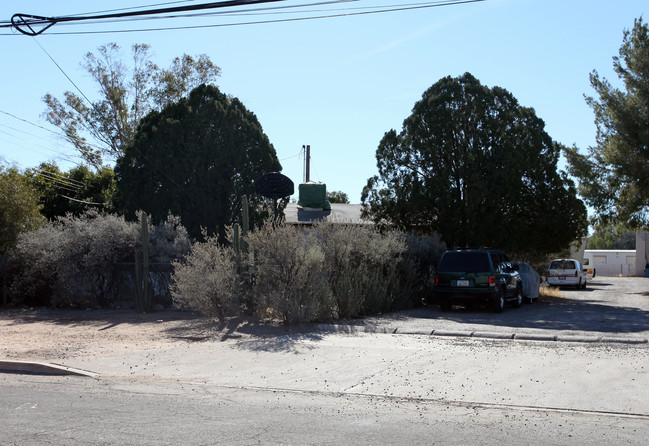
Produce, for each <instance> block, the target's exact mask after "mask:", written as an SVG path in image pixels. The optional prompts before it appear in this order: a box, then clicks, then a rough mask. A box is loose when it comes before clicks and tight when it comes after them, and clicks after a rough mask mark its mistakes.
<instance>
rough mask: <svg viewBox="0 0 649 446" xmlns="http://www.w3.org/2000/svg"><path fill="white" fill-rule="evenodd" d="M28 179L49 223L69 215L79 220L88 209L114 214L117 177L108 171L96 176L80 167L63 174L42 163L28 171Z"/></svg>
mask: <svg viewBox="0 0 649 446" xmlns="http://www.w3.org/2000/svg"><path fill="white" fill-rule="evenodd" d="M25 175H26V176H27V178H28V179H29V180H30V182H31V184H32V185H33V186H34V188H35V189H36V190H37V191H38V194H39V201H40V203H41V205H42V209H41V213H42V214H43V215H44V216H45V217H46V218H47V219H48V220H53V219H54V218H56V217H62V216H64V215H66V214H67V213H72V214H73V215H75V216H79V215H81V214H83V213H84V212H86V211H87V210H89V209H96V210H99V211H102V212H106V213H112V212H114V210H115V208H114V204H113V195H114V194H115V188H116V184H115V174H114V172H113V170H112V169H111V168H109V167H101V168H99V169H98V170H97V171H96V172H93V171H92V170H91V169H90V168H89V167H88V166H84V165H81V166H77V167H74V168H72V169H70V171H68V172H61V170H60V169H59V167H58V166H57V165H56V164H54V163H51V162H50V163H41V164H40V165H39V166H38V167H36V168H33V169H27V171H26V172H25Z"/></svg>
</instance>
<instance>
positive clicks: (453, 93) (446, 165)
mask: <svg viewBox="0 0 649 446" xmlns="http://www.w3.org/2000/svg"><path fill="white" fill-rule="evenodd" d="M544 126H545V124H544V123H543V121H542V120H541V119H540V118H538V117H537V116H536V114H535V112H534V110H533V109H531V108H526V107H522V106H520V105H519V104H518V101H517V100H516V99H515V98H514V96H513V95H512V94H511V93H509V92H508V91H507V90H505V89H503V88H500V87H494V88H488V87H486V86H484V85H482V84H481V83H480V82H479V81H478V80H477V79H476V78H475V77H473V76H472V75H471V74H469V73H466V74H464V75H463V76H460V77H458V78H452V77H450V76H449V77H445V78H443V79H441V80H440V81H438V82H437V83H435V84H434V85H433V86H432V87H430V88H429V89H428V90H427V91H426V92H425V93H424V94H423V96H422V99H421V100H420V101H418V102H417V103H416V104H415V106H414V108H413V110H412V114H411V115H410V116H409V117H408V118H407V119H406V120H405V121H404V123H403V129H402V131H401V133H399V134H397V132H396V131H395V130H390V131H389V132H387V133H386V134H385V135H384V137H383V138H382V140H381V142H380V144H379V147H378V149H377V151H376V159H377V166H378V171H379V174H378V175H377V176H374V177H373V178H370V179H369V180H368V182H367V186H366V187H365V188H364V190H363V194H362V198H361V199H362V201H363V204H364V205H365V206H364V213H365V215H367V216H369V217H371V218H372V219H373V220H374V221H375V222H376V223H378V224H385V225H394V226H397V227H399V228H401V229H405V230H415V231H419V232H423V233H433V232H436V233H438V234H439V235H440V237H441V238H442V239H443V240H444V241H445V242H446V243H447V245H449V246H454V247H464V246H491V247H498V248H501V249H506V250H508V251H509V252H516V253H529V254H534V255H539V254H544V253H550V252H555V251H559V250H560V249H562V248H564V247H566V246H568V245H569V244H570V242H572V241H574V240H576V239H578V238H579V237H581V236H583V235H585V233H586V229H587V221H586V208H585V206H584V204H583V203H582V201H581V200H579V199H578V198H577V197H576V189H575V186H574V184H573V183H572V182H571V181H570V180H569V178H568V177H567V175H566V174H565V173H564V172H560V171H558V170H557V161H558V159H559V155H560V153H561V146H560V145H559V144H557V143H556V142H554V141H552V139H551V138H550V136H549V135H548V134H547V133H546V132H545V130H544Z"/></svg>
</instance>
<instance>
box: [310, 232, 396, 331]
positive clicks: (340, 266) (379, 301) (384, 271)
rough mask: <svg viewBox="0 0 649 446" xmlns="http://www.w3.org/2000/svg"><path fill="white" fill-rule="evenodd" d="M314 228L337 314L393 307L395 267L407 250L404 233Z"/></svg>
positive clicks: (363, 313)
mask: <svg viewBox="0 0 649 446" xmlns="http://www.w3.org/2000/svg"><path fill="white" fill-rule="evenodd" d="M313 230H314V233H315V235H316V237H317V239H318V240H319V241H320V243H321V244H322V246H323V250H324V253H325V259H326V272H327V278H328V283H329V287H330V289H331V291H332V294H333V298H334V301H335V313H336V315H337V316H338V317H341V318H348V317H354V316H360V315H365V314H371V313H378V312H383V311H388V310H390V309H392V307H393V304H394V302H395V301H396V300H397V298H398V296H399V294H400V289H399V271H398V267H399V263H400V259H401V256H402V255H403V253H404V252H405V250H406V245H405V239H404V236H403V234H401V233H399V232H397V231H387V232H384V233H380V232H378V231H377V230H376V229H375V228H374V227H373V226H354V225H338V224H329V223H322V224H318V225H316V226H315V227H314V228H313Z"/></svg>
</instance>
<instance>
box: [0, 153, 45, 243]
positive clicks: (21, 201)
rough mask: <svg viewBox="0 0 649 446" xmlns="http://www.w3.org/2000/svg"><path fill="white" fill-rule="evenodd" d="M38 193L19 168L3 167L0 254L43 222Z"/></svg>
mask: <svg viewBox="0 0 649 446" xmlns="http://www.w3.org/2000/svg"><path fill="white" fill-rule="evenodd" d="M39 211H40V205H39V204H38V193H37V192H36V191H35V190H34V189H33V188H32V186H31V185H30V184H29V182H28V181H27V178H26V177H25V176H24V175H23V174H22V173H20V172H19V171H18V170H17V169H16V168H4V167H1V166H0V254H2V253H5V252H6V251H7V250H8V249H10V248H13V247H14V246H15V244H16V242H17V240H18V236H19V235H20V234H21V233H23V232H28V231H31V230H34V229H36V228H38V227H40V225H41V224H42V223H43V217H42V216H41V214H40V212H39Z"/></svg>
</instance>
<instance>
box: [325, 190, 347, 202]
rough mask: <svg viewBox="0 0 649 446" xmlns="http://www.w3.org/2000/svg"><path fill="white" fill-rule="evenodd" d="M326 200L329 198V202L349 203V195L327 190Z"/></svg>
mask: <svg viewBox="0 0 649 446" xmlns="http://www.w3.org/2000/svg"><path fill="white" fill-rule="evenodd" d="M327 200H329V203H344V204H349V197H348V196H347V194H346V193H345V192H341V191H337V190H334V191H331V192H327Z"/></svg>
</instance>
